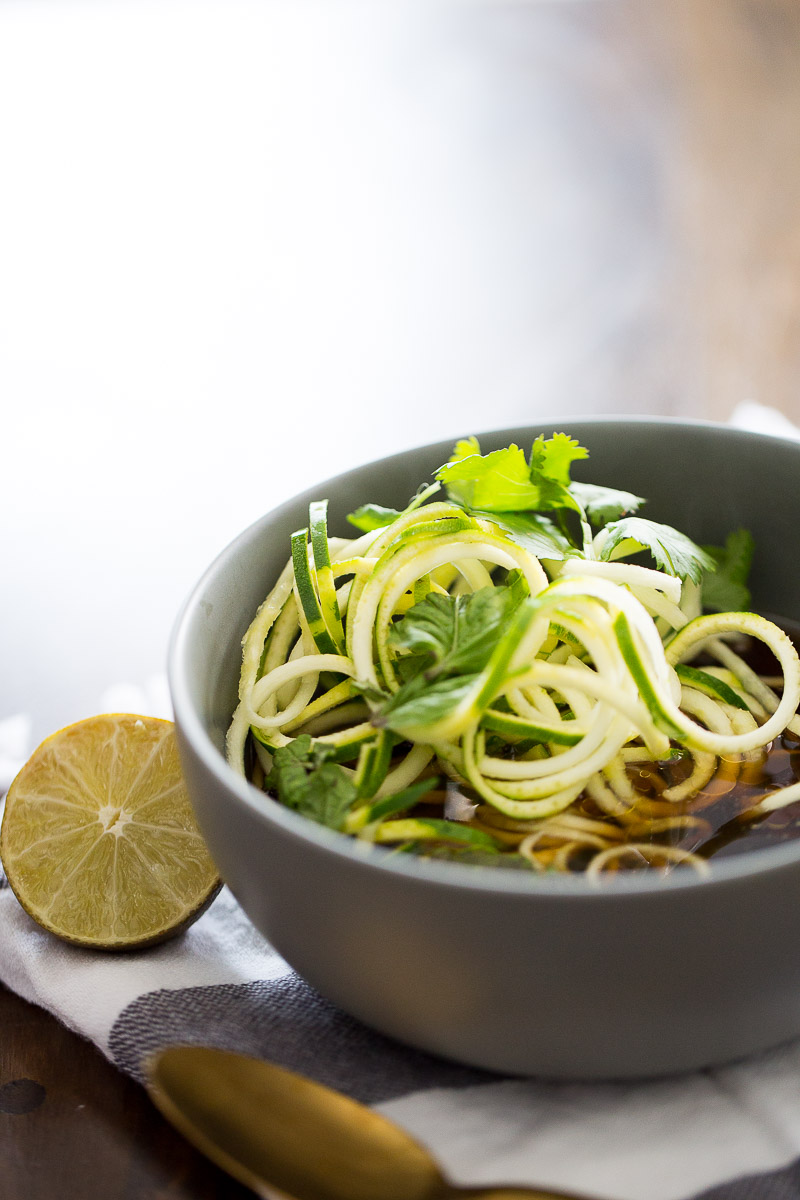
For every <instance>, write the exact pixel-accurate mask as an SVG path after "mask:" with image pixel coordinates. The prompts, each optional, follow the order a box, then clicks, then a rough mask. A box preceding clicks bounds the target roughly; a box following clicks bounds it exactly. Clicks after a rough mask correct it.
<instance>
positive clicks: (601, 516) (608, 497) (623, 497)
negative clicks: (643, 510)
mask: <svg viewBox="0 0 800 1200" xmlns="http://www.w3.org/2000/svg"><path fill="white" fill-rule="evenodd" d="M570 491H571V492H572V494H573V496H574V497H575V499H576V500H577V501H578V503H579V504H580V506H581V508H582V509H583V511H584V512H585V513H586V515H587V517H588V518H589V520H590V521H591V522H592V523H593V524H594V525H605V524H607V522H609V521H617V520H619V518H620V517H624V516H627V515H628V514H629V513H635V512H637V511H638V510H639V508H640V507H641V506H642V505H643V504H644V503H645V501H644V500H643V499H642V497H641V496H634V494H633V492H624V491H622V490H620V489H618V488H608V487H601V486H600V485H599V484H596V483H578V482H575V483H571V484H570Z"/></svg>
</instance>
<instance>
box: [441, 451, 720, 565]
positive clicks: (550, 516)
mask: <svg viewBox="0 0 800 1200" xmlns="http://www.w3.org/2000/svg"><path fill="white" fill-rule="evenodd" d="M587 457H588V450H586V449H585V447H583V446H581V445H580V444H579V442H577V441H576V440H575V439H574V438H571V437H569V435H568V434H566V433H554V434H553V436H552V437H551V438H545V437H544V436H543V435H540V436H539V437H537V438H536V440H535V441H534V443H533V446H532V448H531V453H530V457H529V458H528V459H526V457H525V453H524V451H523V450H522V449H521V448H520V447H519V446H516V445H511V446H508V447H506V449H504V450H494V451H492V452H491V453H489V454H481V452H480V445H479V443H478V441H477V439H476V438H470V439H465V440H464V441H461V442H459V443H458V444H457V445H456V448H455V450H454V452H453V455H452V456H451V458H450V460H449V461H448V462H446V463H445V464H444V466H442V467H440V469H439V470H438V471H437V473H436V478H437V480H439V481H440V482H442V483H444V485H445V487H446V489H447V494H448V496H449V498H450V500H452V501H453V502H454V503H456V504H459V505H461V507H463V508H465V509H466V510H467V511H468V512H469V513H471V514H472V515H474V516H478V517H480V516H486V517H490V518H491V519H492V520H494V521H495V523H496V524H498V525H499V526H500V527H501V528H502V529H504V530H505V532H506V533H507V534H508V535H509V537H510V538H512V539H513V540H514V541H516V542H518V543H519V544H520V545H522V546H524V547H525V548H526V549H527V550H530V551H531V552H532V553H534V554H536V555H537V556H538V557H540V558H545V559H553V560H555V561H559V560H562V559H564V558H567V557H570V556H575V555H578V556H579V557H593V556H594V548H593V539H594V536H595V534H596V533H597V532H599V531H600V530H601V529H603V530H605V533H606V536H605V539H604V540H603V541H602V545H601V549H600V552H599V555H598V557H600V558H601V559H603V560H610V559H616V558H621V557H625V556H628V555H630V554H636V553H639V552H641V551H646V552H648V553H649V554H650V555H651V556H652V558H653V559H654V561H655V563H656V566H657V567H658V568H659V569H660V570H662V571H665V572H666V573H667V574H669V575H675V576H677V577H678V578H679V579H686V578H689V579H692V580H693V581H694V582H695V583H699V582H700V581H701V580H702V579H703V578H704V576H708V575H709V574H710V573H711V572H712V571H713V570H714V566H715V558H714V557H713V556H712V555H711V554H710V553H709V552H708V551H707V550H705V549H702V548H701V547H700V546H698V545H696V544H695V542H693V541H692V540H691V538H688V537H687V536H686V534H684V533H681V532H680V531H679V530H677V529H673V527H672V526H671V525H664V524H661V523H660V522H658V521H650V520H647V519H646V518H643V517H640V516H638V515H636V514H637V513H638V510H639V509H640V508H641V506H642V505H643V504H644V503H645V501H644V500H643V499H642V497H641V496H636V495H634V494H633V493H632V492H627V491H624V490H622V489H619V488H608V487H601V486H599V485H598V484H591V483H581V482H578V481H576V480H572V479H571V477H570V472H571V468H572V464H573V463H575V462H579V461H581V460H582V459H585V458H587ZM569 514H577V517H578V522H577V523H576V522H575V521H574V519H573V520H572V521H571V520H570V517H569Z"/></svg>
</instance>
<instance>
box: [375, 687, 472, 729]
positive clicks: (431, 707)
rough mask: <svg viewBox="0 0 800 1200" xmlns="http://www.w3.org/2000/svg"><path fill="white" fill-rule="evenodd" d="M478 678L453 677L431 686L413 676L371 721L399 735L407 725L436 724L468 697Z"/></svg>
mask: <svg viewBox="0 0 800 1200" xmlns="http://www.w3.org/2000/svg"><path fill="white" fill-rule="evenodd" d="M477 679H478V674H477V673H475V674H471V675H452V676H449V677H447V678H439V679H435V680H434V681H433V683H430V682H429V681H428V680H427V679H426V677H425V675H424V674H422V673H421V674H418V675H415V676H414V678H413V679H410V680H409V681H408V683H404V684H403V686H402V687H401V688H399V690H398V691H396V692H395V693H394V695H392V696H390V697H389V699H388V700H386V701H385V702H384V703H383V705H382V706H381V708H380V710H379V712H378V713H377V714H376V717H375V718H373V720H375V722H376V724H383V725H385V726H386V727H388V728H389V729H394V730H396V731H397V732H398V733H402V732H403V730H405V729H407V728H409V727H410V726H420V725H435V724H436V722H437V721H441V720H443V718H444V717H447V716H449V715H450V713H451V712H452V711H453V709H454V708H457V707H458V705H459V704H460V703H461V701H462V700H463V699H464V698H465V697H466V696H468V695H469V693H470V692H471V691H472V689H473V688H474V686H475V682H476V680H477Z"/></svg>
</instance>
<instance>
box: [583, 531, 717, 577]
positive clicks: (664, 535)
mask: <svg viewBox="0 0 800 1200" xmlns="http://www.w3.org/2000/svg"><path fill="white" fill-rule="evenodd" d="M606 529H607V531H608V537H607V538H606V540H605V542H604V543H603V547H602V550H601V551H600V558H601V559H603V560H605V561H610V560H612V559H615V558H621V557H623V555H628V554H635V553H636V552H637V551H638V550H649V551H650V553H651V554H652V556H653V558H654V559H655V561H656V565H657V566H658V567H659V568H660V569H661V570H662V571H666V573H667V574H668V575H677V577H678V578H679V579H686V578H687V576H688V578H689V579H691V580H692V581H693V582H694V583H699V582H700V580H701V579H702V577H703V572H704V571H709V570H711V569H712V568H713V565H714V560H713V559H712V558H711V556H710V555H709V554H707V553H706V552H705V550H701V549H700V547H699V546H698V545H696V544H695V543H694V542H693V541H692V540H691V538H688V537H687V536H686V534H685V533H680V532H679V531H678V530H677V529H673V528H672V526H671V525H661V524H660V523H659V522H658V521H646V520H644V519H643V518H642V517H623V519H622V520H621V521H612V522H611V524H610V525H607V526H606Z"/></svg>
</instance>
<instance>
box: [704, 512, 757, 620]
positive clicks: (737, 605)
mask: <svg viewBox="0 0 800 1200" xmlns="http://www.w3.org/2000/svg"><path fill="white" fill-rule="evenodd" d="M703 549H704V550H705V552H706V553H707V554H709V555H710V556H711V558H712V559H713V562H714V566H713V568H712V569H711V570H710V571H707V572H706V574H705V575H704V576H703V583H702V587H703V592H702V595H703V606H704V608H710V609H714V610H715V611H716V612H746V611H747V609H748V608H749V607H750V589H749V588H748V587H747V578H748V575H749V574H750V566H751V564H752V561H753V551H754V550H755V542H754V541H753V535H752V533H750V531H749V530H748V529H737V530H735V531H734V532H733V533H730V534H728V536H727V538H726V539H725V545H724V546H704V547H703Z"/></svg>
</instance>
